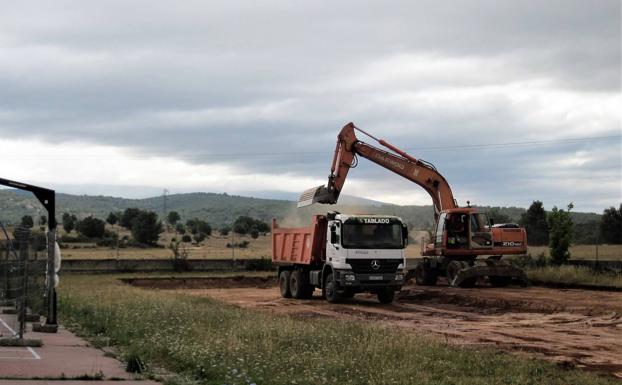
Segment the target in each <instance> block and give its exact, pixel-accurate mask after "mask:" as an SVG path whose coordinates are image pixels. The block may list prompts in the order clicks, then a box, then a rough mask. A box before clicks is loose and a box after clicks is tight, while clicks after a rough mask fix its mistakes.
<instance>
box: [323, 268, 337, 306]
mask: <svg viewBox="0 0 622 385" xmlns="http://www.w3.org/2000/svg"><path fill="white" fill-rule="evenodd" d="M323 291H324V298H326V300H327V301H328V302H330V303H338V302H339V301H341V295H340V294H339V292H338V291H337V283H336V282H335V277H334V276H333V273H330V274H328V276H327V277H326V283H325V284H324V290H323Z"/></svg>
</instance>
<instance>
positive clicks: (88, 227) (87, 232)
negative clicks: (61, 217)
mask: <svg viewBox="0 0 622 385" xmlns="http://www.w3.org/2000/svg"><path fill="white" fill-rule="evenodd" d="M76 230H77V231H78V233H80V234H82V235H83V236H85V237H88V238H103V236H104V232H105V231H106V223H104V221H102V220H101V219H99V218H94V217H93V216H88V217H86V218H84V219H83V220H81V221H79V222H78V224H77V225H76Z"/></svg>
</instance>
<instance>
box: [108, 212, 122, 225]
mask: <svg viewBox="0 0 622 385" xmlns="http://www.w3.org/2000/svg"><path fill="white" fill-rule="evenodd" d="M106 222H108V224H109V225H110V226H114V225H116V224H117V222H119V217H118V216H117V214H116V213H113V212H112V211H111V212H110V214H108V218H106Z"/></svg>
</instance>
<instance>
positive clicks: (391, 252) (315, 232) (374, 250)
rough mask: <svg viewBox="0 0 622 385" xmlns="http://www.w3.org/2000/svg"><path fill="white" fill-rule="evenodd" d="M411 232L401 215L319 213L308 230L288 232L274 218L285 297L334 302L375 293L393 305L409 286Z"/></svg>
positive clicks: (276, 255)
mask: <svg viewBox="0 0 622 385" xmlns="http://www.w3.org/2000/svg"><path fill="white" fill-rule="evenodd" d="M407 243H408V229H407V227H406V225H405V224H404V223H403V221H402V220H401V219H400V218H398V217H396V216H386V215H346V214H341V213H337V212H330V213H328V214H327V215H315V216H313V217H312V222H311V225H310V226H308V227H297V228H282V227H279V225H278V224H277V222H276V220H275V219H273V220H272V263H273V264H274V265H276V266H277V267H278V271H277V274H278V281H279V289H280V291H281V296H282V297H283V298H292V297H293V298H297V299H305V298H311V297H312V295H313V292H314V291H315V289H316V288H317V289H320V290H322V296H323V297H324V298H325V299H326V300H327V301H328V302H331V303H336V302H340V301H341V300H342V299H345V298H352V297H353V296H354V295H355V294H356V293H361V292H370V293H373V294H376V295H377V296H378V300H379V301H380V302H381V303H390V302H392V301H393V298H394V296H395V292H396V291H399V290H400V289H401V287H402V284H403V283H404V268H405V260H404V249H405V248H406V245H407Z"/></svg>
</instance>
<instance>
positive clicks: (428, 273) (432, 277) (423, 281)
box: [415, 263, 438, 286]
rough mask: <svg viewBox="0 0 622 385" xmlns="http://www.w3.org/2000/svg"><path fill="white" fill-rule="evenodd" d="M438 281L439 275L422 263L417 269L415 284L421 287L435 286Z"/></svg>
mask: <svg viewBox="0 0 622 385" xmlns="http://www.w3.org/2000/svg"><path fill="white" fill-rule="evenodd" d="M437 279H438V273H437V272H436V270H433V269H431V268H429V267H426V266H424V264H423V263H420V264H418V265H417V267H415V282H417V285H419V286H434V285H436V281H437Z"/></svg>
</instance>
